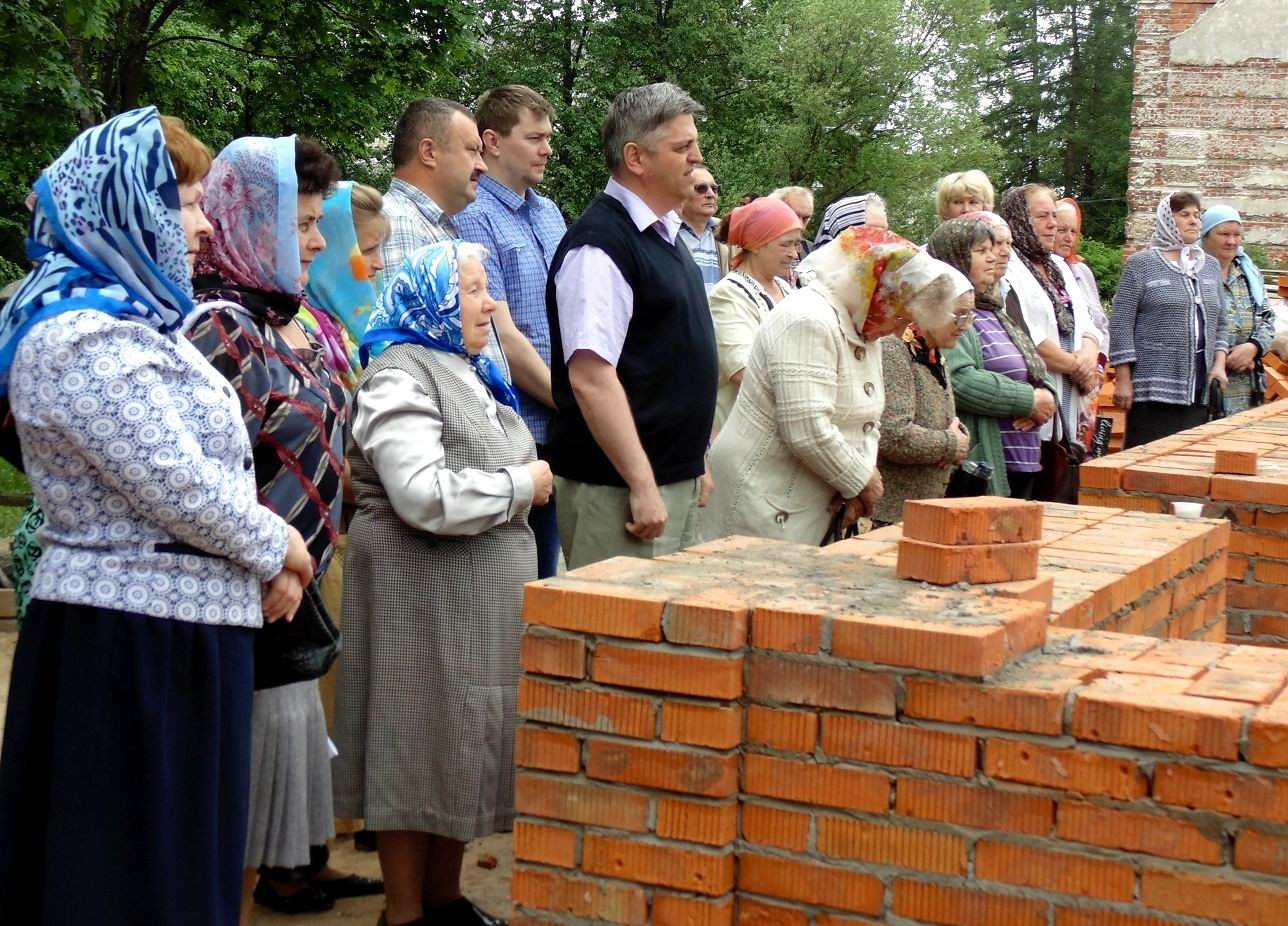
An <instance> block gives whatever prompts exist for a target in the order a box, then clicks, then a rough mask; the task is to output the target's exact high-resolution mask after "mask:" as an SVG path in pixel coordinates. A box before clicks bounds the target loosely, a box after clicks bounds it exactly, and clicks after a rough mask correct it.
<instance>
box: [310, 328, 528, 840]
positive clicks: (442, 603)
mask: <svg viewBox="0 0 1288 926" xmlns="http://www.w3.org/2000/svg"><path fill="white" fill-rule="evenodd" d="M434 358H435V352H434V351H432V350H429V349H426V348H424V347H420V346H417V345H411V344H399V345H394V346H393V347H390V348H389V349H388V350H386V351H385V352H384V353H383V354H381V355H380V357H379V358H377V359H376V360H375V361H374V362H373V363H372V364H371V365H370V366H369V367H368V368H367V370H366V373H365V374H364V376H363V379H362V382H360V383H359V385H358V391H359V392H361V390H362V387H363V384H365V383H366V382H367V381H369V380H370V379H371V377H372V376H373V375H374V374H376V373H378V372H379V371H381V370H384V369H389V368H395V369H400V370H403V371H404V372H406V373H409V374H411V375H412V376H414V377H415V378H416V379H417V380H418V381H419V382H420V383H421V385H422V386H424V388H425V390H426V392H427V393H428V394H429V395H430V397H432V398H433V399H434V400H435V401H436V402H437V403H438V407H439V409H440V410H441V412H442V419H443V446H444V451H445V454H446V460H445V465H446V467H447V468H448V469H451V470H457V471H459V470H463V469H485V470H489V471H495V470H498V469H501V468H502V467H505V466H515V465H520V464H524V463H530V462H532V461H533V460H535V459H536V448H535V445H534V444H533V442H532V436H531V435H530V434H529V433H528V429H527V428H526V427H525V426H524V424H523V421H522V420H521V419H520V418H519V416H518V415H517V414H515V412H514V411H512V410H511V409H509V408H508V407H506V406H504V405H498V407H497V413H498V417H499V418H500V420H501V423H502V425H503V426H504V429H505V433H501V432H500V431H498V430H497V429H496V427H495V426H494V425H493V424H492V423H491V422H490V421H489V420H488V418H487V414H486V412H485V411H484V408H483V404H482V403H481V402H480V401H479V399H478V396H477V395H475V394H474V392H472V391H471V390H470V388H469V386H467V385H466V384H465V383H463V382H462V381H461V380H460V379H459V377H457V376H456V375H455V374H453V373H452V372H451V371H450V370H448V369H447V368H446V367H445V366H443V365H442V364H441V363H439V362H438V361H437V360H436V359H434ZM348 459H349V461H350V467H351V480H352V484H353V489H354V493H355V495H356V496H357V505H358V508H357V513H356V514H355V515H354V518H353V521H352V524H351V525H350V527H349V542H348V550H347V553H346V556H345V564H344V621H343V628H344V649H343V651H342V654H341V657H340V683H339V690H338V694H337V716H336V730H335V732H336V745H337V747H338V749H339V751H340V754H339V755H338V756H337V757H336V759H335V766H334V769H333V776H334V779H335V797H336V800H335V806H336V813H337V814H338V815H340V816H348V817H363V818H365V820H366V825H367V827H368V828H369V829H373V830H377V831H379V830H415V831H419V832H428V833H434V834H437V835H440V836H447V837H450V838H452V839H460V840H470V839H475V838H478V837H480V836H486V835H488V834H489V833H493V832H498V831H505V830H508V829H510V827H511V824H512V821H513V818H514V728H515V722H516V712H515V707H516V705H515V700H516V690H517V687H518V683H519V638H520V635H521V633H522V628H523V625H522V618H521V613H522V609H523V585H524V583H526V582H529V581H531V580H533V579H535V578H536V577H537V553H536V546H535V543H534V541H533V537H532V531H531V530H530V529H529V528H528V520H527V509H524V510H523V511H522V512H520V513H519V514H516V515H515V516H514V517H513V518H511V519H510V520H509V521H507V522H505V523H504V524H500V525H498V526H496V527H493V528H491V529H490V530H488V531H486V532H484V533H482V534H479V535H478V536H474V537H446V536H438V535H434V534H429V533H426V532H425V531H421V530H417V529H415V528H413V527H410V526H408V525H407V523H406V522H404V521H403V520H402V519H401V518H399V517H398V515H397V514H395V513H394V510H393V508H392V507H391V506H390V504H389V499H388V497H387V496H386V495H385V491H384V488H383V487H382V486H381V484H380V479H379V477H378V476H377V474H376V471H375V469H374V468H373V467H372V466H371V465H370V464H369V463H367V461H366V460H365V459H364V458H363V456H362V454H361V453H360V452H358V451H357V449H356V448H355V447H354V446H353V445H350V448H349V454H348Z"/></svg>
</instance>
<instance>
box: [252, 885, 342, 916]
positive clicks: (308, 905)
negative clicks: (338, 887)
mask: <svg viewBox="0 0 1288 926" xmlns="http://www.w3.org/2000/svg"><path fill="white" fill-rule="evenodd" d="M254 896H255V903H257V904H259V905H260V906H262V907H268V909H270V910H275V911H277V912H278V913H286V914H288V915H289V914H295V913H325V912H326V911H327V910H330V909H331V908H332V907H334V906H335V899H334V898H333V897H331V895H330V894H327V893H324V892H323V891H320V890H318V889H317V888H316V887H314V886H313V885H312V884H310V885H307V886H306V887H305V888H304V889H303V890H300V891H296V892H295V893H294V894H279V893H278V892H277V891H275V890H273V888H272V886H270V885H269V883H268V881H267V879H265V878H260V879H259V883H258V884H256V885H255V894H254Z"/></svg>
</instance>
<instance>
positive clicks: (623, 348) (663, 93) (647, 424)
mask: <svg viewBox="0 0 1288 926" xmlns="http://www.w3.org/2000/svg"><path fill="white" fill-rule="evenodd" d="M702 112H703V109H702V107H701V106H700V105H699V104H698V103H696V102H695V101H694V100H693V99H692V97H690V96H689V95H688V94H687V93H685V92H684V91H683V90H681V89H680V88H679V87H676V86H675V85H673V84H669V83H655V84H649V85H647V86H644V87H635V88H633V89H630V90H626V91H624V92H622V93H621V94H619V95H618V96H617V98H616V99H615V100H613V103H612V105H611V106H610V107H609V109H608V114H607V116H606V117H605V118H604V125H603V130H602V134H603V144H604V156H605V159H606V161H607V164H608V169H609V173H610V174H611V178H610V179H609V181H608V185H607V187H605V189H604V192H603V193H602V194H601V195H600V196H598V197H596V198H595V200H594V201H593V202H591V204H590V205H589V206H588V207H587V208H586V211H585V212H583V213H582V215H581V217H580V218H579V219H578V220H577V221H576V222H575V223H573V226H572V227H571V228H570V229H568V234H567V235H565V236H564V239H563V243H562V244H560V246H559V250H558V251H557V252H556V254H555V258H554V262H553V263H552V264H551V268H550V280H549V283H548V284H547V287H546V306H547V311H548V313H549V318H550V335H551V342H552V343H551V370H550V372H551V381H552V386H553V392H554V398H555V404H556V407H557V408H558V414H557V415H556V416H555V423H554V428H553V430H552V432H551V437H550V445H549V454H550V464H551V468H552V469H553V470H554V472H555V476H556V477H557V479H556V483H555V484H556V496H555V497H556V503H557V505H558V519H559V535H560V540H561V543H562V545H563V552H564V558H565V559H566V560H567V563H568V566H569V568H576V567H578V566H583V565H585V564H587V563H592V562H596V561H598V560H601V559H607V558H609V557H611V556H619V555H626V556H637V557H641V558H646V559H647V558H653V557H656V556H662V555H664V554H667V553H673V552H675V551H676V550H679V549H681V548H683V547H685V546H687V545H688V544H690V543H691V542H692V541H693V540H694V539H695V537H696V534H697V522H698V512H697V509H698V507H699V506H700V505H701V504H703V503H705V498H704V497H700V496H704V495H705V494H706V491H707V486H708V485H709V483H706V482H704V480H703V476H704V473H705V468H706V461H705V456H706V448H707V442H708V439H709V438H710V435H711V424H712V420H713V418H714V416H715V404H716V378H717V372H716V345H715V331H714V328H713V326H712V322H711V313H710V311H709V310H708V309H707V298H706V290H705V287H704V286H703V282H702V274H701V273H700V272H699V271H698V267H697V264H695V263H694V261H693V258H692V257H691V256H690V254H689V250H688V248H686V247H684V246H683V244H682V243H681V242H680V241H679V240H678V238H679V230H680V223H681V220H680V217H679V216H678V215H677V214H676V210H677V209H679V208H680V207H681V205H682V204H683V203H684V200H685V197H686V196H688V195H689V192H690V190H691V189H692V185H693V172H694V169H695V168H696V167H697V166H698V165H699V164H700V163H701V162H702V152H701V151H700V150H699V149H698V129H697V125H696V123H695V121H694V117H695V116H697V115H699V114H701V113H702Z"/></svg>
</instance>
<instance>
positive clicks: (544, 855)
mask: <svg viewBox="0 0 1288 926" xmlns="http://www.w3.org/2000/svg"><path fill="white" fill-rule="evenodd" d="M514 857H515V858H516V859H518V860H519V861H521V862H540V863H541V864H543V865H557V866H559V867H560V868H576V867H577V831H576V830H575V829H572V828H571V827H567V826H556V825H555V824H553V823H538V822H537V821H535V820H516V821H515V824H514Z"/></svg>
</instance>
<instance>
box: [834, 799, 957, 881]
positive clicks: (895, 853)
mask: <svg viewBox="0 0 1288 926" xmlns="http://www.w3.org/2000/svg"><path fill="white" fill-rule="evenodd" d="M818 851H819V852H821V853H823V854H824V855H829V856H832V857H834V858H844V859H853V860H854V861H859V862H874V863H876V864H878V865H896V866H898V867H899V868H911V869H913V870H915V871H933V872H936V873H938V874H944V875H964V874H966V840H965V839H964V838H962V837H961V836H957V835H954V834H951V833H940V832H936V831H934V830H923V829H916V828H915V827H911V826H908V825H906V823H905V822H904V821H900V822H899V824H897V825H890V824H886V823H870V822H868V821H866V820H855V819H853V818H850V817H833V816H830V815H826V814H822V815H820V816H819V818H818Z"/></svg>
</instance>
